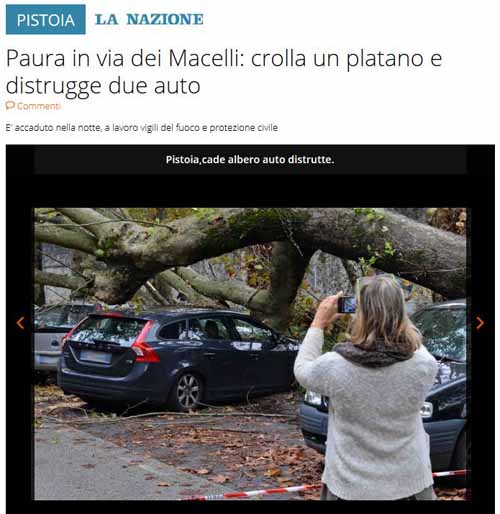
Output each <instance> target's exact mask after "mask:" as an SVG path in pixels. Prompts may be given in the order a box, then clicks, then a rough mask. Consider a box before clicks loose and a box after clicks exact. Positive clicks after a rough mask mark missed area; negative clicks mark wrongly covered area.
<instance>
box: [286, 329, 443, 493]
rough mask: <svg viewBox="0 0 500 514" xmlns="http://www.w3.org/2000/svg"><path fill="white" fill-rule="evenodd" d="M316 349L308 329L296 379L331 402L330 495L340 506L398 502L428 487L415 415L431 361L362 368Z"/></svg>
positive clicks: (425, 447)
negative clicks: (357, 502) (345, 502)
mask: <svg viewBox="0 0 500 514" xmlns="http://www.w3.org/2000/svg"><path fill="white" fill-rule="evenodd" d="M322 348H323V331H322V330H321V329H318V328H310V329H309V330H308V332H307V334H306V337H305V339H304V341H303V343H302V345H301V347H300V350H299V353H298V355H297V359H296V361H295V366H294V373H295V377H296V378H297V381H298V382H299V383H300V384H301V385H302V386H304V387H305V388H307V389H309V390H311V391H314V392H316V393H319V394H322V395H325V396H328V397H329V399H330V408H329V413H328V437H327V449H326V457H325V469H324V472H323V476H322V480H323V482H324V483H325V484H326V485H327V486H328V489H330V491H331V492H332V493H333V494H335V495H336V496H338V497H340V498H342V499H345V500H396V499H398V498H404V497H407V496H411V495H413V494H416V493H418V492H419V491H421V490H422V489H424V488H426V487H429V486H430V485H432V483H433V479H432V470H431V463H430V457H429V436H428V435H427V434H426V432H425V431H424V427H423V423H422V418H421V416H420V408H421V407H422V405H423V403H424V401H425V397H426V396H427V394H428V392H429V389H430V388H431V386H432V384H433V383H434V379H435V377H436V373H437V362H436V360H435V359H434V357H433V356H432V355H430V354H429V352H428V351H427V350H426V349H425V348H424V347H423V346H422V347H420V348H419V349H418V350H417V351H416V352H415V353H414V355H413V357H411V358H410V359H408V360H406V361H402V362H397V363H395V364H392V365H390V366H385V367H381V368H368V367H364V366H360V365H357V364H354V363H352V362H350V361H348V360H346V359H345V358H344V357H342V356H341V355H340V354H339V353H337V352H329V353H325V354H324V355H321V353H322Z"/></svg>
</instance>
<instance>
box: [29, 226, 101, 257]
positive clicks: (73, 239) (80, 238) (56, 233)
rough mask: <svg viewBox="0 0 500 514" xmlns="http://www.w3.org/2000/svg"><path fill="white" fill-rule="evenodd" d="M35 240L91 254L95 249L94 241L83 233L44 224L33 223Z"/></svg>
mask: <svg viewBox="0 0 500 514" xmlns="http://www.w3.org/2000/svg"><path fill="white" fill-rule="evenodd" d="M35 239H36V240H37V241H40V242H42V243H51V244H55V245H58V246H63V247H64V248H72V249H73V250H81V251H82V252H86V253H91V254H93V253H94V252H95V250H96V248H97V246H96V242H95V240H94V239H93V238H92V237H91V236H89V235H88V234H86V233H85V232H82V231H79V232H76V231H74V230H70V229H66V228H62V227H58V226H57V225H49V224H45V223H42V224H40V223H35Z"/></svg>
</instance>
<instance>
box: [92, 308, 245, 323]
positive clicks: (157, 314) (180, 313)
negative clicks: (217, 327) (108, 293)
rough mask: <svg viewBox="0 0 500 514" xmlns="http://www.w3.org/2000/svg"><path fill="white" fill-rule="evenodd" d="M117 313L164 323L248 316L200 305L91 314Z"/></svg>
mask: <svg viewBox="0 0 500 514" xmlns="http://www.w3.org/2000/svg"><path fill="white" fill-rule="evenodd" d="M113 313H119V314H122V315H123V316H126V317H131V318H139V319H147V320H153V321H159V322H161V323H164V322H166V321H175V320H177V319H183V318H188V317H194V316H205V315H210V316H214V315H216V316H223V315H231V316H244V317H248V314H245V313H243V312H238V311H232V310H224V309H209V308H201V307H188V308H186V307H158V308H156V307H154V308H147V309H109V310H102V311H99V312H96V313H94V314H93V316H101V315H102V316H106V314H113Z"/></svg>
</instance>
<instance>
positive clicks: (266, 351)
mask: <svg viewBox="0 0 500 514" xmlns="http://www.w3.org/2000/svg"><path fill="white" fill-rule="evenodd" d="M233 323H234V328H235V331H236V332H237V334H238V337H239V340H240V342H241V343H242V344H247V345H250V358H251V362H250V369H249V373H248V385H249V387H250V389H251V390H252V391H263V390H273V389H279V388H281V387H284V386H285V384H286V375H287V369H288V366H287V352H286V351H285V350H286V347H285V346H280V345H277V344H276V343H277V341H276V337H275V334H274V332H273V331H272V330H271V329H270V328H269V327H266V326H265V325H264V324H262V323H258V322H257V321H254V320H252V319H250V318H245V317H233Z"/></svg>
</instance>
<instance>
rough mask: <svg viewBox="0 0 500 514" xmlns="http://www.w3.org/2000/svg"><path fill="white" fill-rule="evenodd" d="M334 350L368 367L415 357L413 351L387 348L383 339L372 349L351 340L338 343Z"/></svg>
mask: <svg viewBox="0 0 500 514" xmlns="http://www.w3.org/2000/svg"><path fill="white" fill-rule="evenodd" d="M333 351H334V352H337V353H340V355H342V357H344V358H345V359H347V360H348V361H351V362H354V363H355V364H360V365H361V366H366V367H368V368H382V367H384V366H390V365H391V364H394V363H396V362H402V361H406V360H408V359H411V357H413V352H411V353H405V352H401V351H397V350H390V349H388V348H387V346H386V344H385V342H384V340H383V339H377V340H376V341H375V343H374V344H373V346H372V347H371V349H370V350H364V349H363V348H360V347H359V346H358V345H355V344H353V343H350V342H346V343H337V344H336V345H335V346H334V347H333Z"/></svg>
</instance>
